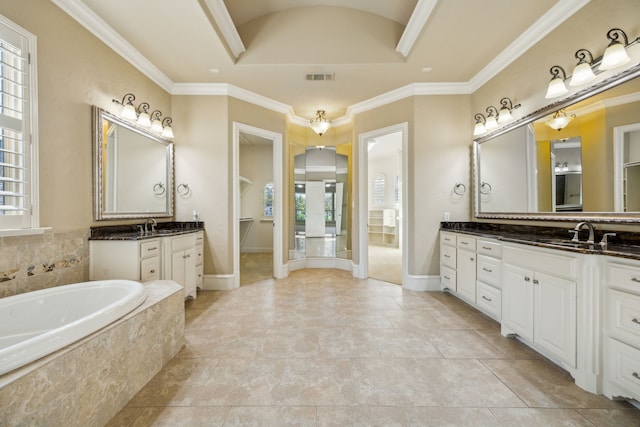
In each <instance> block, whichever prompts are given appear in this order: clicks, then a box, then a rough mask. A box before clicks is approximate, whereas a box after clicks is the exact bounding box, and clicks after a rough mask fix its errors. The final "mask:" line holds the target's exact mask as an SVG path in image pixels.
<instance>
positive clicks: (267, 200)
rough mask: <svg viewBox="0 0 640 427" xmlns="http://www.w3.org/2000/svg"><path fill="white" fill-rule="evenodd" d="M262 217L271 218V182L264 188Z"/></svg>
mask: <svg viewBox="0 0 640 427" xmlns="http://www.w3.org/2000/svg"><path fill="white" fill-rule="evenodd" d="M264 216H266V217H268V218H273V182H269V183H268V184H266V185H265V186H264Z"/></svg>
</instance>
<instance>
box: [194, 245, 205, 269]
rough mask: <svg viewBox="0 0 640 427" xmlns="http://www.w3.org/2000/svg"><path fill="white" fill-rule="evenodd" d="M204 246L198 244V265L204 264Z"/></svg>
mask: <svg viewBox="0 0 640 427" xmlns="http://www.w3.org/2000/svg"><path fill="white" fill-rule="evenodd" d="M203 252H204V251H203V247H202V246H198V245H196V265H202V258H203Z"/></svg>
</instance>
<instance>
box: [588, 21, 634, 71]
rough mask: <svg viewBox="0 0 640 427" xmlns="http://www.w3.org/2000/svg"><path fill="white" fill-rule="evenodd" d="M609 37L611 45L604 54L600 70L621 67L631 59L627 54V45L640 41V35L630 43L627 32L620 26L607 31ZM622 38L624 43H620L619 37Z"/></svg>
mask: <svg viewBox="0 0 640 427" xmlns="http://www.w3.org/2000/svg"><path fill="white" fill-rule="evenodd" d="M607 38H608V39H609V46H607V49H606V50H605V51H604V55H602V61H601V62H600V67H598V69H599V70H603V71H605V70H612V69H614V68H618V67H621V66H622V65H624V64H626V63H627V62H629V61H631V58H629V55H628V54H627V46H630V45H632V44H636V43H638V42H640V37H638V38H637V39H635V40H633V41H632V42H631V43H629V39H628V38H627V33H625V32H624V31H622V30H621V29H620V28H612V29H610V30H609V32H607ZM620 38H622V40H624V44H622V43H620V41H619V40H618V39H620Z"/></svg>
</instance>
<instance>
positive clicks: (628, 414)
mask: <svg viewBox="0 0 640 427" xmlns="http://www.w3.org/2000/svg"><path fill="white" fill-rule="evenodd" d="M625 406H626V405H625ZM629 406H631V405H629ZM578 412H579V413H581V414H582V415H583V416H584V417H585V418H587V419H588V420H589V421H591V422H592V423H593V424H595V425H596V426H598V427H608V426H616V427H638V426H640V409H637V408H633V407H629V408H622V409H578Z"/></svg>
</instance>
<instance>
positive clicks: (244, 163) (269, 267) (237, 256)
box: [233, 123, 283, 287]
mask: <svg viewBox="0 0 640 427" xmlns="http://www.w3.org/2000/svg"><path fill="white" fill-rule="evenodd" d="M233 137H234V214H233V216H234V227H233V232H234V263H233V264H234V285H235V287H239V286H241V285H246V284H250V283H255V282H258V281H261V280H265V279H270V278H273V277H276V278H280V277H283V268H282V249H281V248H282V204H283V202H282V196H281V195H282V179H281V177H282V135H281V134H277V133H274V132H270V131H267V130H264V129H259V128H255V127H252V126H248V125H244V124H240V123H234V124H233Z"/></svg>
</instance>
